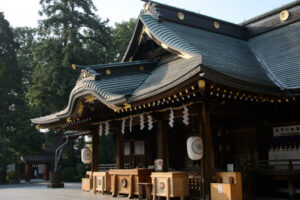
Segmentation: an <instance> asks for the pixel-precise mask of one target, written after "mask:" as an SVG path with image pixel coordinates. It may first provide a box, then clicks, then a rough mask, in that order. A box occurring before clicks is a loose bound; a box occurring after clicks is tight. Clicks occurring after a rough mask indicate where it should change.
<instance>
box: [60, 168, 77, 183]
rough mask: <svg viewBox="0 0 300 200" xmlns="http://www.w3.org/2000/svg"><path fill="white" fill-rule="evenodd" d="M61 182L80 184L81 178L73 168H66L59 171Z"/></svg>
mask: <svg viewBox="0 0 300 200" xmlns="http://www.w3.org/2000/svg"><path fill="white" fill-rule="evenodd" d="M61 180H62V181H63V182H80V181H81V177H80V176H78V175H77V170H76V168H75V167H66V168H63V169H62V170H61Z"/></svg>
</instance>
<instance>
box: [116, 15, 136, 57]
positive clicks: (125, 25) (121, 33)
mask: <svg viewBox="0 0 300 200" xmlns="http://www.w3.org/2000/svg"><path fill="white" fill-rule="evenodd" d="M136 23H137V20H136V19H135V18H131V19H129V21H124V22H122V23H116V24H115V28H114V31H113V38H114V39H113V41H114V50H115V53H114V54H115V60H116V61H120V60H121V59H122V56H123V55H124V53H125V51H126V49H127V46H128V44H129V41H130V39H131V36H132V34H133V31H134V28H135V25H136Z"/></svg>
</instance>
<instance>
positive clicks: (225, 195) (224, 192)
mask: <svg viewBox="0 0 300 200" xmlns="http://www.w3.org/2000/svg"><path fill="white" fill-rule="evenodd" d="M216 175H217V182H218V183H211V184H210V190H211V199H212V200H242V199H243V195H242V176H241V172H217V174H216Z"/></svg>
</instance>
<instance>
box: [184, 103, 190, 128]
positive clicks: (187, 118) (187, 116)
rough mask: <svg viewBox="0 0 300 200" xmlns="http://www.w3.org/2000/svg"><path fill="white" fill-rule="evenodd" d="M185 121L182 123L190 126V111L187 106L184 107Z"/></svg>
mask: <svg viewBox="0 0 300 200" xmlns="http://www.w3.org/2000/svg"><path fill="white" fill-rule="evenodd" d="M182 114H183V120H182V122H183V123H184V124H185V125H189V109H188V108H187V107H186V106H183V112H182Z"/></svg>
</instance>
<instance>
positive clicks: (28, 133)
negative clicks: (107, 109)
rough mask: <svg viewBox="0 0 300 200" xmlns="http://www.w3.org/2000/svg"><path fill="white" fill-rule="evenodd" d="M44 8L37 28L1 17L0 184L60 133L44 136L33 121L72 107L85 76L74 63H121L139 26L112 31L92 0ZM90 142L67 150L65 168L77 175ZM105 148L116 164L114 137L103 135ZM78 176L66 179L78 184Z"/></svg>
mask: <svg viewBox="0 0 300 200" xmlns="http://www.w3.org/2000/svg"><path fill="white" fill-rule="evenodd" d="M40 4H41V7H42V10H41V12H40V14H41V15H43V17H44V18H43V20H42V21H40V25H39V27H38V28H37V29H35V28H29V27H19V28H16V29H14V30H13V29H12V28H11V27H10V25H9V22H8V21H7V20H6V19H5V18H4V14H3V13H0V92H1V95H0V102H1V104H0V110H1V112H0V160H1V162H0V183H1V182H4V181H5V180H6V166H7V164H9V163H14V162H19V161H20V159H19V158H20V157H21V156H22V155H33V154H35V153H36V152H39V151H41V149H42V147H43V146H45V144H47V143H50V142H51V138H52V137H53V136H54V135H55V134H60V133H57V132H49V133H40V132H38V131H37V130H35V128H34V126H33V125H31V123H30V120H29V119H30V118H34V117H39V116H43V115H48V114H51V113H54V112H57V111H60V110H62V109H63V108H64V107H65V106H66V104H67V102H68V98H69V94H70V92H71V90H72V88H73V87H74V85H75V82H76V80H77V77H78V73H79V72H77V71H74V70H72V69H71V64H73V63H74V64H79V65H89V64H99V63H107V62H114V61H119V60H121V58H122V55H123V54H124V52H125V50H126V47H127V44H128V43H129V41H130V38H131V34H132V31H133V29H134V27H135V23H136V20H135V19H131V20H129V21H128V22H122V23H117V24H116V25H115V28H112V27H109V26H108V25H107V21H103V20H101V19H100V18H99V17H98V16H97V15H96V14H95V11H96V8H95V6H94V4H93V2H92V0H41V1H40ZM84 143H85V142H84V139H83V138H79V139H78V140H76V141H74V142H73V143H72V144H71V147H70V148H67V150H66V152H65V153H64V154H63V157H64V159H63V162H62V163H61V167H62V168H63V169H67V168H69V169H70V171H72V170H73V172H74V165H75V164H76V163H81V161H80V151H81V149H82V147H84ZM72 145H74V146H72ZM100 149H101V150H100V153H99V157H100V159H99V161H100V163H114V142H113V139H112V137H111V136H104V137H101V140H100ZM72 167H73V169H71V168H72ZM66 171H68V170H66ZM75 171H76V170H75ZM66 173H67V174H68V173H70V172H66ZM74 175H75V177H71V176H68V175H66V178H67V177H71V179H73V181H74V180H78V176H76V173H73V174H72V176H74Z"/></svg>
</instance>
